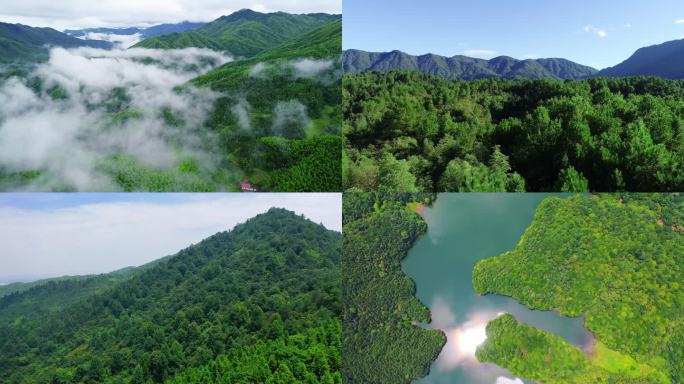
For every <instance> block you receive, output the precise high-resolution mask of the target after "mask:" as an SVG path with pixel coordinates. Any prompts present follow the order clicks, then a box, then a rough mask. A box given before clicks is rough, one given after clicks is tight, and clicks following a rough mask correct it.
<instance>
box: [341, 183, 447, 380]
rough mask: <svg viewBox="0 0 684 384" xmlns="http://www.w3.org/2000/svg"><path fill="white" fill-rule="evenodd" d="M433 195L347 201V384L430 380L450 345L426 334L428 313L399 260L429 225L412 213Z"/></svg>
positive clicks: (353, 196) (358, 196)
mask: <svg viewBox="0 0 684 384" xmlns="http://www.w3.org/2000/svg"><path fill="white" fill-rule="evenodd" d="M431 199H432V197H431V196H423V195H419V194H416V195H411V194H381V193H378V194H371V193H347V194H345V195H344V198H343V225H344V226H343V231H342V232H343V242H342V244H343V245H342V247H343V255H342V297H343V302H344V320H343V321H344V327H343V338H342V340H343V347H342V348H343V355H344V370H343V378H344V382H345V383H356V384H362V383H363V384H372V383H377V384H385V383H410V382H412V381H413V380H416V379H418V378H421V377H423V376H425V375H427V373H428V370H429V367H430V364H431V363H432V361H434V360H435V359H436V358H437V355H438V354H439V352H440V350H441V349H442V346H443V345H444V343H445V342H446V336H445V335H444V333H442V332H441V331H438V330H425V329H422V328H420V327H419V326H418V325H417V323H419V322H420V323H428V322H430V311H429V310H428V308H427V307H425V306H424V305H423V304H421V303H420V302H419V301H418V300H417V299H416V298H415V296H414V293H415V288H416V287H415V284H414V282H413V281H412V280H411V279H410V278H408V277H407V276H406V275H405V274H404V273H403V272H402V270H401V260H402V259H403V258H404V257H406V254H407V252H408V250H409V248H410V247H411V246H412V245H413V243H414V242H415V241H416V240H417V239H418V237H420V236H421V235H422V234H424V233H425V231H426V230H427V225H426V224H425V222H424V221H423V220H422V219H421V217H420V216H418V215H417V214H416V213H415V212H413V211H412V210H411V209H409V208H408V206H409V203H410V205H413V206H415V205H416V204H417V203H429V202H430V201H431Z"/></svg>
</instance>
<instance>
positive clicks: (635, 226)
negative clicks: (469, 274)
mask: <svg viewBox="0 0 684 384" xmlns="http://www.w3.org/2000/svg"><path fill="white" fill-rule="evenodd" d="M681 223H684V198H683V197H682V196H681V195H679V194H625V195H616V194H601V195H576V196H572V197H569V198H565V199H561V198H555V197H553V198H547V199H545V200H544V201H543V202H542V203H541V204H540V206H539V207H538V208H537V211H536V214H535V217H534V220H533V222H532V224H531V225H530V227H529V228H528V229H527V230H526V231H525V234H524V235H523V237H522V238H521V239H520V242H519V243H518V245H517V246H516V248H515V250H513V251H510V252H506V253H504V254H502V255H500V256H497V257H492V258H489V259H485V260H483V261H480V262H479V263H478V264H477V266H476V267H475V270H474V273H473V285H474V288H475V290H476V291H477V292H478V293H480V294H490V293H491V294H500V295H505V296H510V297H512V298H514V299H516V300H517V301H519V302H520V303H522V304H524V305H526V306H528V307H529V308H533V309H540V310H557V311H559V312H560V313H561V314H562V315H565V316H580V315H583V316H585V326H586V328H587V329H588V330H589V331H591V332H592V333H593V334H594V336H595V337H596V345H595V346H594V347H593V350H592V351H591V352H590V353H589V354H588V355H585V354H584V353H582V351H580V350H578V349H577V348H575V347H573V346H571V345H569V344H568V343H566V342H565V341H564V340H563V339H561V338H559V337H557V336H555V335H551V334H547V333H546V332H544V331H541V330H537V329H533V328H531V327H529V326H526V325H524V324H518V323H517V322H516V320H515V319H514V318H513V317H512V316H510V315H507V316H502V317H500V318H498V319H497V320H494V321H492V322H490V324H489V325H488V327H487V336H488V339H487V341H486V342H485V344H483V345H482V346H480V348H479V350H478V352H477V357H478V358H479V359H480V360H481V361H489V362H494V363H496V364H497V365H499V366H501V367H505V368H508V369H509V370H510V371H511V372H512V373H513V374H516V375H520V376H522V377H526V378H530V379H534V380H538V381H540V382H544V383H673V384H677V383H684V305H683V304H684V289H683V287H682V285H681V284H682V281H684V270H683V269H682V265H683V264H684V237H682V236H684V230H683V229H682V227H681Z"/></svg>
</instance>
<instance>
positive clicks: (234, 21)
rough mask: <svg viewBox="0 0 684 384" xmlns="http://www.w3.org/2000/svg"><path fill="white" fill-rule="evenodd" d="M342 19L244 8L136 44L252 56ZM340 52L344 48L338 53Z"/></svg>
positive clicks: (137, 46)
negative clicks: (201, 23)
mask: <svg viewBox="0 0 684 384" xmlns="http://www.w3.org/2000/svg"><path fill="white" fill-rule="evenodd" d="M339 19H340V16H339V15H326V14H309V15H293V14H287V13H284V12H278V13H269V14H264V13H259V12H255V11H251V10H248V9H245V10H241V11H238V12H235V13H233V14H232V15H230V16H223V17H220V18H218V19H216V20H214V21H213V22H211V23H209V24H207V25H205V26H203V27H201V28H198V29H195V30H192V31H186V32H182V33H172V34H168V35H163V36H159V37H152V38H149V39H145V40H143V41H141V42H139V43H138V44H136V45H135V46H134V47H135V48H160V49H177V48H187V47H198V48H209V49H213V50H217V51H228V52H229V53H230V54H232V55H235V56H238V57H252V56H255V55H257V54H259V53H261V52H263V51H266V50H268V49H270V48H274V47H276V46H278V45H281V44H283V43H285V42H286V41H288V40H291V39H293V38H295V37H297V36H300V35H302V34H304V33H307V32H310V31H312V30H314V29H316V28H318V27H320V26H322V25H323V24H326V23H329V22H331V21H334V20H339ZM339 52H341V51H338V54H339Z"/></svg>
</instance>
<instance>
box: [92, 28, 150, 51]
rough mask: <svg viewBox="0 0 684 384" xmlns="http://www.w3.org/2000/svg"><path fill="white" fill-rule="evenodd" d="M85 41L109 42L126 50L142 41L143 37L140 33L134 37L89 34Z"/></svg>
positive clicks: (97, 33)
mask: <svg viewBox="0 0 684 384" xmlns="http://www.w3.org/2000/svg"><path fill="white" fill-rule="evenodd" d="M84 39H85V40H104V41H109V42H110V43H113V44H114V47H115V48H121V49H126V48H130V47H132V46H134V45H136V44H137V43H139V42H140V41H142V35H141V34H140V33H134V34H132V35H116V34H113V33H99V32H88V33H87V34H86V35H85V36H84Z"/></svg>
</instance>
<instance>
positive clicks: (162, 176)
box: [99, 154, 215, 192]
mask: <svg viewBox="0 0 684 384" xmlns="http://www.w3.org/2000/svg"><path fill="white" fill-rule="evenodd" d="M99 169H100V170H101V171H102V172H104V173H105V174H108V175H110V176H111V178H112V180H114V181H115V183H116V184H117V185H118V186H119V187H120V188H121V189H122V190H123V191H126V192H133V191H154V192H177V191H196V192H212V191H214V189H215V186H214V185H213V184H212V183H208V182H206V181H205V180H204V179H203V177H201V176H200V175H199V169H198V167H197V164H196V163H195V162H193V161H191V160H185V161H183V162H181V163H180V164H179V166H178V168H177V169H170V170H169V169H153V168H149V167H146V166H145V165H143V164H142V163H140V162H139V161H137V160H136V159H135V158H134V157H132V156H129V155H126V154H116V155H113V156H110V157H109V158H107V159H105V160H104V161H102V162H101V163H100V165H99Z"/></svg>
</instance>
